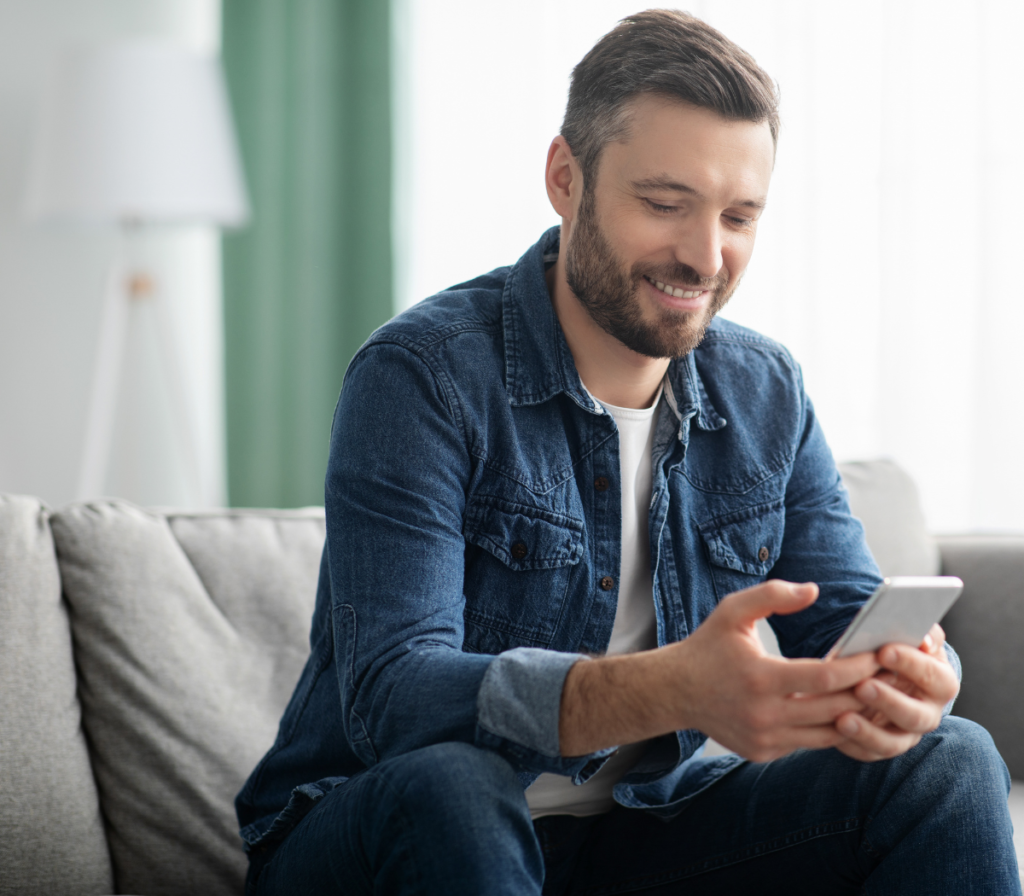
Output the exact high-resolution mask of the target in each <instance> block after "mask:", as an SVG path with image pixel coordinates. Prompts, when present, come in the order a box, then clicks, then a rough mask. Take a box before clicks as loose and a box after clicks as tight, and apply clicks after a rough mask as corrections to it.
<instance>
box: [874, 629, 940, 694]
mask: <svg viewBox="0 0 1024 896" xmlns="http://www.w3.org/2000/svg"><path fill="white" fill-rule="evenodd" d="M878 661H879V663H881V665H882V666H883V667H884V668H886V669H889V670H890V671H892V672H896V673H898V674H899V675H902V676H903V677H904V678H906V679H907V680H908V681H910V682H911V683H913V684H914V686H915V687H916V688H917V689H918V690H919V691H920V692H921V694H922V695H923V696H924V697H926V698H927V699H930V700H933V701H935V702H937V703H938V704H939V705H945V704H946V703H948V702H949V701H950V700H952V699H953V698H954V697H955V696H956V694H957V691H958V690H959V688H960V686H959V683H958V682H957V680H956V674H955V673H954V672H953V669H952V667H951V666H950V665H949V663H948V662H947V661H946V658H945V656H943V657H941V658H940V657H937V656H932V655H931V654H928V653H925V652H924V651H923V650H915V649H914V648H912V647H908V646H907V645H906V644H887V645H886V646H885V647H883V648H882V649H881V650H880V651H878Z"/></svg>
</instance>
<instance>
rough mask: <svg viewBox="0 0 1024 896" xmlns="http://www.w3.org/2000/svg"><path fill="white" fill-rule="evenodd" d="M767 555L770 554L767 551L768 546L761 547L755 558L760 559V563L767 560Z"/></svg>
mask: <svg viewBox="0 0 1024 896" xmlns="http://www.w3.org/2000/svg"><path fill="white" fill-rule="evenodd" d="M769 556H770V555H769V553H768V548H761V550H759V551H758V552H757V559H758V560H760V561H761V562H762V563H764V561H765V560H767V559H768V557H769Z"/></svg>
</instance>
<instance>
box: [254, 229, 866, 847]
mask: <svg viewBox="0 0 1024 896" xmlns="http://www.w3.org/2000/svg"><path fill="white" fill-rule="evenodd" d="M557 251H558V230H557V228H555V229H552V230H550V231H548V232H547V233H545V234H544V236H543V237H542V238H541V240H540V242H538V243H537V244H536V245H535V246H533V247H532V248H531V249H530V250H529V251H528V252H527V253H526V254H525V255H524V256H523V257H522V258H521V259H520V260H519V262H518V263H517V264H515V265H514V266H512V267H506V268H499V269H498V270H495V271H492V272H491V273H489V274H485V275H484V276H482V277H479V278H477V279H476V280H472V281H470V282H468V283H464V284H461V285H459V286H456V287H454V288H452V289H450V290H447V291H446V292H443V293H441V294H440V295H437V296H434V297H433V298H431V299H428V300H426V301H424V302H422V303H420V304H419V305H417V306H415V307H414V308H412V309H410V310H409V311H407V312H406V313H404V314H402V315H400V316H398V317H397V318H395V319H394V320H392V321H391V322H390V323H388V324H386V325H385V326H384V327H382V328H381V329H379V330H378V331H377V332H376V333H374V334H373V336H371V338H370V339H369V340H368V342H367V343H366V344H365V345H364V346H363V347H362V349H360V351H359V353H358V354H357V355H356V357H355V358H354V360H353V361H352V364H351V366H350V367H349V370H348V372H347V374H346V377H345V384H344V387H343V389H342V393H341V398H340V400H339V403H338V408H337V412H336V415H335V419H334V426H333V430H332V434H331V449H330V461H329V463H328V469H327V479H326V510H327V542H326V546H325V549H324V553H323V560H322V565H321V571H320V584H319V588H318V593H317V600H316V609H315V613H314V617H313V623H312V630H311V633H310V648H311V654H310V658H309V661H308V663H307V665H306V667H305V670H304V671H303V673H302V677H301V679H300V681H299V683H298V686H297V687H296V689H295V693H294V695H293V697H292V700H291V702H290V703H289V705H288V707H287V709H286V711H285V714H284V717H283V719H282V721H281V726H280V731H279V734H278V737H277V741H276V743H275V744H274V745H273V747H272V748H271V750H270V752H269V753H268V754H267V755H266V756H265V757H264V759H263V760H262V762H261V763H260V764H259V766H257V768H256V769H255V771H254V772H253V774H252V776H251V777H250V778H249V780H248V782H247V783H246V785H245V787H244V789H243V790H242V792H241V793H240V794H239V796H238V799H237V801H236V807H237V810H238V816H239V820H240V824H241V826H242V836H243V839H244V840H245V842H246V845H247V848H251V847H253V846H254V845H256V844H258V843H259V842H260V841H261V840H262V841H263V842H264V844H266V845H269V844H271V843H273V842H274V841H276V840H279V839H280V838H282V837H283V836H284V835H285V834H286V833H287V832H288V831H289V830H290V829H291V828H292V827H293V826H294V824H295V823H296V822H297V820H298V819H300V818H301V817H302V815H303V814H304V813H305V812H306V811H308V809H309V808H310V806H312V805H313V804H314V803H315V802H316V800H318V799H319V798H320V797H321V796H322V795H323V794H324V793H325V792H327V791H328V790H329V789H331V788H332V787H334V786H337V785H338V783H339V782H342V781H344V780H346V779H347V778H348V777H350V776H352V775H354V774H356V773H358V772H359V771H360V770H362V769H365V768H368V767H369V766H372V765H374V764H375V763H377V762H380V761H381V760H383V759H387V758H388V757H391V756H396V755H400V754H402V753H405V752H408V751H410V750H415V749H417V748H420V747H424V746H427V745H429V744H434V743H438V742H442V741H465V742H468V743H472V744H476V745H478V746H480V747H484V748H487V749H490V750H494V751H497V752H498V753H500V754H501V755H502V756H504V757H506V758H507V759H508V760H509V761H510V762H511V763H512V765H513V767H514V768H515V769H516V770H517V771H518V773H519V775H520V777H521V780H522V782H523V785H524V786H526V785H528V784H529V783H530V782H531V781H532V780H533V779H534V778H535V777H536V776H537V775H538V774H539V773H541V772H555V773H561V774H565V775H570V776H573V778H574V779H575V780H576V781H577V782H582V781H584V780H586V779H587V778H589V777H590V776H591V775H592V774H593V773H594V772H595V771H596V770H597V769H598V768H600V766H601V765H602V764H603V762H604V761H605V759H606V758H607V756H608V755H609V754H610V753H611V752H612V751H610V750H605V751H601V752H598V753H593V754H591V755H587V756H578V757H564V756H561V755H559V749H558V744H559V737H558V717H559V702H560V696H561V691H562V684H563V681H564V679H565V676H566V673H567V672H568V671H569V668H570V666H572V665H573V663H575V662H577V661H578V660H580V658H581V656H584V655H593V654H601V653H603V652H604V651H605V649H606V647H607V645H608V640H609V636H610V634H611V630H612V623H613V621H614V618H615V607H616V600H617V588H618V582H617V577H618V573H619V563H620V556H619V555H620V551H621V547H622V546H621V540H620V529H621V519H620V515H621V497H620V491H619V483H618V471H619V457H618V435H617V431H616V427H615V422H614V420H613V419H612V418H611V416H610V415H608V414H607V413H604V412H603V410H602V409H601V407H600V406H599V405H595V403H594V401H593V400H592V399H591V398H590V396H589V395H588V393H587V392H586V390H585V389H584V388H583V385H582V384H581V382H580V378H579V375H578V373H577V371H576V368H575V365H574V364H573V359H572V355H571V354H570V352H569V348H568V345H567V344H566V340H565V337H564V335H563V333H562V330H561V328H560V326H559V323H558V320H557V317H556V316H555V313H554V310H553V306H552V303H551V300H550V298H549V295H548V290H547V286H546V283H545V278H544V271H545V265H546V264H550V262H551V261H552V260H553V258H554V257H557ZM652 456H653V482H652V493H651V503H650V512H649V529H650V543H651V574H652V579H653V584H654V604H655V610H656V617H657V629H658V643H659V644H662V645H663V644H667V643H670V642H673V641H678V640H680V639H682V638H685V637H687V635H689V634H690V633H691V632H693V631H694V630H695V629H696V628H697V626H698V625H700V623H701V621H702V620H704V619H705V618H706V617H707V616H708V614H709V613H710V612H711V611H712V610H713V609H714V608H715V606H716V605H717V603H718V602H719V601H720V600H721V599H722V598H723V597H724V596H725V595H727V594H729V593H731V592H733V591H737V590H739V589H741V588H746V587H749V586H751V585H754V584H756V583H758V582H761V581H763V580H765V579H766V578H768V577H777V578H782V579H789V580H793V581H814V582H817V583H818V584H819V586H820V589H821V594H820V597H819V598H818V600H817V602H816V603H815V604H813V605H812V606H811V607H810V608H808V609H806V610H804V611H802V612H800V613H797V614H795V615H793V616H779V617H773V618H772V619H771V620H770V621H771V624H772V627H773V628H774V629H775V631H776V633H777V635H778V639H779V643H780V646H781V649H782V651H783V653H784V654H785V655H787V656H793V657H795V656H812V657H813V656H821V655H823V654H824V653H825V652H826V651H827V649H828V648H829V646H830V645H831V644H832V643H833V642H834V641H835V639H836V638H837V637H838V635H839V634H840V632H841V631H842V629H843V628H844V627H845V626H846V624H847V623H848V622H849V620H850V619H851V617H852V616H853V615H854V613H855V612H856V610H857V609H858V607H859V606H860V605H861V604H862V603H863V601H864V600H865V598H866V597H867V596H868V595H869V594H870V593H871V592H872V591H873V590H874V588H875V587H876V586H877V585H878V583H879V582H880V576H879V572H878V569H877V567H876V565H875V562H874V560H873V559H872V556H871V553H870V551H869V550H868V547H867V544H866V542H865V540H864V532H863V529H862V527H861V524H860V522H859V521H858V520H857V519H855V518H854V517H853V516H851V514H850V510H849V506H848V503H847V499H846V493H845V490H844V488H843V485H842V482H841V480H840V478H839V475H838V473H837V471H836V467H835V463H834V462H833V459H832V455H831V453H830V451H829V449H828V446H827V445H826V443H825V439H824V437H823V435H822V431H821V428H820V427H819V425H818V422H817V420H816V418H815V415H814V411H813V408H812V406H811V403H810V401H809V400H808V398H807V396H806V394H805V393H804V389H803V383H802V379H801V373H800V369H799V367H798V366H797V365H796V363H795V362H794V361H793V359H792V358H791V357H790V355H789V354H788V352H787V351H786V350H785V349H784V348H782V347H781V346H780V345H778V344H777V343H775V342H773V341H771V340H769V339H766V338H765V337H763V336H760V335H758V334H756V333H753V332H751V331H750V330H747V329H744V328H742V327H739V326H736V325H734V324H731V323H728V322H726V321H724V320H721V319H718V320H715V321H714V322H713V323H712V325H711V326H710V327H709V329H708V331H707V335H706V336H705V338H704V340H703V342H702V343H701V345H700V346H699V347H698V348H697V349H695V350H694V351H693V352H691V353H690V354H689V355H687V356H685V357H683V358H681V359H678V360H674V361H672V363H671V364H670V365H669V370H668V377H667V389H666V397H665V400H663V401H662V402H661V405H660V406H659V409H658V411H657V420H656V424H655V436H654V448H653V455H652ZM704 740H705V736H704V735H703V734H701V733H700V732H699V731H678V732H676V733H674V734H670V735H665V736H663V737H660V738H657V739H656V740H655V741H653V742H652V743H651V746H650V749H648V751H647V753H646V755H645V756H644V757H643V758H642V759H641V760H640V761H639V762H638V763H637V765H635V766H634V767H633V769H632V770H631V772H630V773H629V774H628V775H627V776H626V777H625V778H624V779H623V781H622V782H621V783H619V784H618V785H617V786H616V788H615V799H616V800H617V801H618V802H619V803H621V804H623V805H625V806H633V807H642V808H647V809H649V810H651V811H655V812H659V813H663V814H666V815H670V814H675V813H677V812H679V811H681V809H682V808H684V807H685V805H686V803H687V801H688V800H689V799H690V798H692V797H693V796H694V795H695V794H696V793H698V792H700V791H701V790H703V789H704V788H705V787H707V786H708V785H710V784H711V783H713V782H714V781H715V780H717V779H718V778H719V777H721V776H722V775H723V774H725V773H727V772H728V771H729V770H730V769H731V768H733V767H734V766H735V765H736V764H737V763H738V762H740V761H741V760H740V759H739V758H738V757H736V756H734V755H730V756H725V757H714V758H704V757H702V756H701V752H702V751H701V747H702V744H703V742H704Z"/></svg>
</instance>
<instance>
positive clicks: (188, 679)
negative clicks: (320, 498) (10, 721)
mask: <svg viewBox="0 0 1024 896" xmlns="http://www.w3.org/2000/svg"><path fill="white" fill-rule="evenodd" d="M323 525H324V524H323V512H322V510H308V511H261V512H250V513H247V512H245V511H225V512H222V513H208V514H180V515H168V516H165V515H162V514H159V513H155V512H149V511H143V510H140V509H138V508H136V507H134V506H132V505H130V504H127V503H123V502H96V503H90V504H87V505H73V506H71V507H68V508H65V509H63V510H61V511H60V512H59V513H55V514H54V515H53V518H52V527H53V534H54V540H55V542H56V546H57V555H58V557H59V560H60V568H61V575H62V577H63V582H64V591H65V595H66V599H67V602H68V605H69V607H70V610H71V623H72V628H73V631H74V637H75V646H76V658H77V661H78V668H79V693H80V697H81V701H82V705H83V712H84V723H85V729H86V732H87V733H88V736H89V741H90V745H91V748H92V755H93V766H94V769H95V773H96V780H97V782H98V784H99V791H100V800H101V803H102V807H103V812H104V815H105V816H106V818H107V822H108V836H109V843H110V852H111V856H112V859H113V864H114V874H115V878H116V883H117V888H118V890H119V892H129V893H145V894H147V896H160V894H181V893H202V894H204V896H217V894H234V896H237V894H238V893H240V892H241V887H242V881H243V877H244V874H245V868H246V860H245V856H244V854H243V852H242V848H241V841H240V839H239V837H238V834H237V824H236V821H235V817H234V811H233V806H232V800H233V798H234V795H235V794H236V793H237V791H238V790H239V789H240V788H241V785H242V783H243V781H244V780H245V778H246V777H247V776H248V774H249V772H250V771H251V770H252V768H253V767H254V766H255V764H256V762H257V761H258V760H259V758H260V757H261V756H262V754H263V753H264V752H265V751H266V750H267V748H268V747H269V746H270V744H271V743H272V742H273V739H274V737H275V734H276V731H277V724H278V721H279V719H280V716H281V713H282V711H283V709H284V705H285V702H286V701H287V699H288V697H289V696H290V694H291V691H292V688H293V687H294V685H295V682H296V680H297V679H298V676H299V673H300V671H301V668H302V664H303V663H304V662H305V659H306V656H307V654H308V641H307V630H306V627H307V625H308V622H309V619H310V617H311V615H312V608H313V601H314V598H315V589H316V575H317V570H318V567H319V562H318V561H319V556H320V552H321V549H322V546H323V535H324V528H323Z"/></svg>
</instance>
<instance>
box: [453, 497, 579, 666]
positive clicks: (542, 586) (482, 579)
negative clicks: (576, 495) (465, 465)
mask: <svg viewBox="0 0 1024 896" xmlns="http://www.w3.org/2000/svg"><path fill="white" fill-rule="evenodd" d="M463 534H464V537H465V539H466V569H465V585H464V591H465V596H466V609H465V623H466V636H465V644H464V648H465V649H466V650H471V651H474V652H479V653H500V652H501V651H502V650H509V649H511V648H512V647H523V646H525V647H547V646H548V645H549V644H550V643H551V639H552V637H553V635H554V633H555V628H556V626H557V624H558V620H559V617H560V615H561V611H562V604H563V602H564V600H565V595H566V591H567V590H568V587H569V579H570V573H571V571H572V568H573V567H574V566H575V565H576V564H578V563H579V561H580V558H581V557H582V556H583V524H582V522H581V521H579V520H576V519H573V518H571V517H567V516H564V515H562V514H557V513H553V512H550V511H547V510H543V509H541V508H537V507H529V506H526V505H523V504H517V503H513V502H511V501H506V500H503V499H500V498H493V497H483V498H481V497H476V498H474V499H473V500H472V501H471V503H470V504H469V506H468V507H467V508H466V515H465V523H464V529H463Z"/></svg>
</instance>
